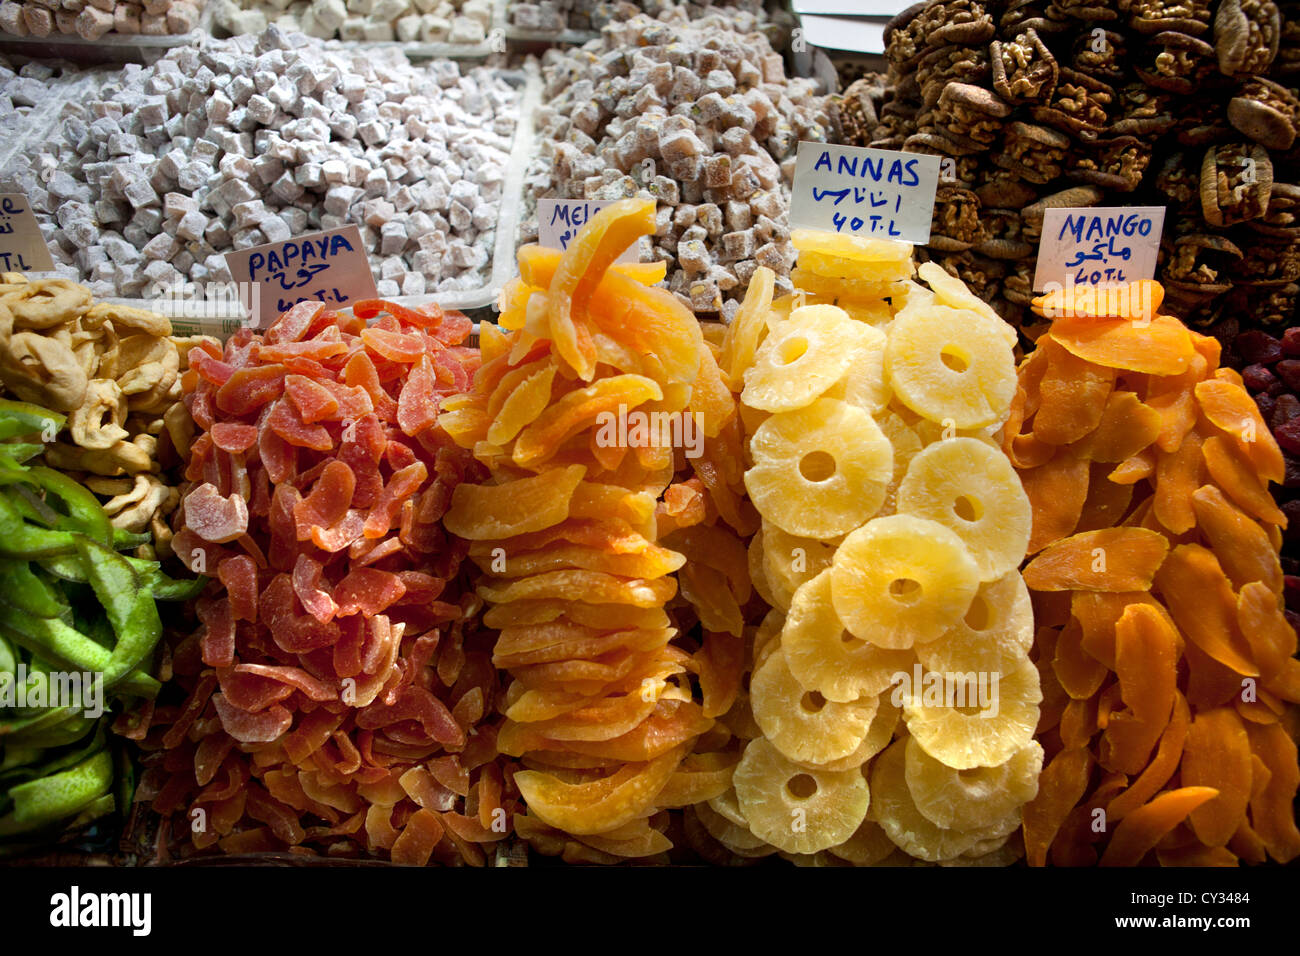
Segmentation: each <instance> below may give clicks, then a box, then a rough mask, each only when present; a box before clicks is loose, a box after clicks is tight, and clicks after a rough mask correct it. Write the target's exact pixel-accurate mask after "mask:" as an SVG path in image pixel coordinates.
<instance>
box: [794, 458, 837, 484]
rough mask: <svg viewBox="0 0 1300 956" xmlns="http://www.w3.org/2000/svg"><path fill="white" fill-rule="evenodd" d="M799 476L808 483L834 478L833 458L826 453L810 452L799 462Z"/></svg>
mask: <svg viewBox="0 0 1300 956" xmlns="http://www.w3.org/2000/svg"><path fill="white" fill-rule="evenodd" d="M799 474H801V475H803V476H804V478H806V479H807V480H808V481H812V482H821V481H827V480H829V479H831V478H833V477H834V476H835V458H834V457H833V456H831V455H830V454H829V453H828V452H824V451H810V452H809V453H808V454H806V455H804V456H803V458H801V459H800V460H799Z"/></svg>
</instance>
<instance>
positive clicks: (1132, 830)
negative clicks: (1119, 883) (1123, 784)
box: [1100, 787, 1219, 866]
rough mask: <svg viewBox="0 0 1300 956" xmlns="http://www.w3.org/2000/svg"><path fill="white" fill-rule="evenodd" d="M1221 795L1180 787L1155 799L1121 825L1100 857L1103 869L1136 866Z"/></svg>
mask: <svg viewBox="0 0 1300 956" xmlns="http://www.w3.org/2000/svg"><path fill="white" fill-rule="evenodd" d="M1218 793H1219V792H1218V791H1217V790H1215V789H1214V788H1213V787H1180V788H1179V789H1177V790H1167V791H1165V792H1164V793H1162V794H1160V795H1158V796H1156V797H1153V798H1152V799H1151V801H1150V802H1149V803H1146V804H1145V805H1143V806H1141V807H1138V809H1136V810H1134V811H1133V812H1132V813H1130V814H1128V815H1127V816H1126V817H1125V818H1124V819H1123V820H1121V821H1120V824H1119V826H1117V827H1116V828H1115V832H1114V833H1113V834H1112V835H1111V838H1110V843H1109V844H1107V846H1106V852H1105V853H1103V854H1102V855H1101V861H1100V865H1101V866H1137V865H1138V864H1139V863H1141V862H1142V858H1143V857H1144V856H1146V855H1147V854H1148V853H1150V852H1151V851H1152V850H1154V849H1155V847H1156V844H1157V843H1159V842H1160V839H1161V838H1162V837H1163V836H1164V835H1165V834H1166V833H1168V832H1169V831H1171V830H1173V829H1174V827H1176V826H1178V824H1180V823H1182V822H1183V821H1184V820H1186V819H1187V817H1188V815H1189V814H1190V813H1191V812H1192V811H1193V810H1195V809H1196V808H1197V807H1199V806H1201V805H1202V804H1204V803H1205V802H1207V801H1209V800H1212V799H1214V798H1215V797H1216V796H1218Z"/></svg>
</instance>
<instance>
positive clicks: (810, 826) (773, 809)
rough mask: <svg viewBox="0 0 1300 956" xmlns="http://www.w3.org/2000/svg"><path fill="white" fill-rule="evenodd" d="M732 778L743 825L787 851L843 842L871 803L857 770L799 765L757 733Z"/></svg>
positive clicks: (855, 828)
mask: <svg viewBox="0 0 1300 956" xmlns="http://www.w3.org/2000/svg"><path fill="white" fill-rule="evenodd" d="M733 783H734V786H735V788H736V801H737V804H738V805H739V808H740V811H741V813H743V814H744V817H745V820H746V821H748V823H749V829H750V830H751V831H752V832H753V834H754V835H755V836H757V837H759V838H760V839H762V840H765V841H766V842H768V843H770V844H772V845H773V846H775V847H777V848H778V849H781V850H784V851H786V852H787V853H816V852H818V851H819V850H825V849H828V848H829V847H832V846H838V845H839V844H841V843H843V842H844V841H845V840H847V839H849V837H851V836H852V835H853V834H854V832H856V831H857V829H858V827H859V826H861V825H862V821H863V820H864V819H865V818H866V815H867V808H868V806H869V805H870V802H871V794H870V791H869V790H868V788H867V780H866V778H865V777H864V776H863V775H862V774H861V773H860V772H859V771H857V770H846V771H843V772H840V773H828V772H826V771H820V770H809V769H807V768H804V767H800V766H799V765H798V764H796V763H793V762H792V761H790V760H788V759H786V758H785V757H783V756H782V755H781V753H780V752H779V751H778V750H777V749H776V748H775V747H774V746H772V744H771V743H769V742H768V741H766V740H764V739H763V738H761V737H760V738H758V739H756V740H751V741H750V742H749V743H748V744H747V745H746V747H745V754H744V756H743V757H741V759H740V763H739V764H737V765H736V773H735V776H734V777H733Z"/></svg>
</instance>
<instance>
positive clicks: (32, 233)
mask: <svg viewBox="0 0 1300 956" xmlns="http://www.w3.org/2000/svg"><path fill="white" fill-rule="evenodd" d="M52 271H54V260H53V259H51V258H50V247H49V246H47V245H46V244H45V237H44V236H42V235H41V227H40V224H39V223H38V222H37V221H36V214H35V213H33V212H32V206H31V203H29V202H28V201H27V197H26V196H24V195H23V194H22V193H0V272H52Z"/></svg>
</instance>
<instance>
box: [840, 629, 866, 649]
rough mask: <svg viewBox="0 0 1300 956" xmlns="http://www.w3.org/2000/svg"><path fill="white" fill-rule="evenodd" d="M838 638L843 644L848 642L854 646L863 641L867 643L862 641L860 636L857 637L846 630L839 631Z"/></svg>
mask: <svg viewBox="0 0 1300 956" xmlns="http://www.w3.org/2000/svg"><path fill="white" fill-rule="evenodd" d="M840 640H841V641H843V642H844V643H845V644H849V645H851V646H854V647H856V646H857V645H859V644H865V643H867V642H866V641H864V640H863V639H862V638H860V637H857V636H855V635H853V634H851V633H850V632H848V631H841V632H840Z"/></svg>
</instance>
